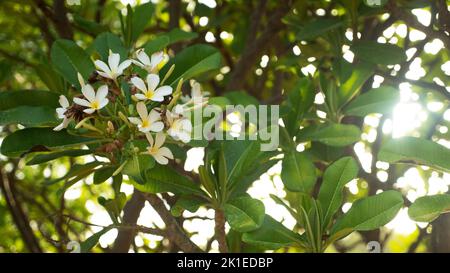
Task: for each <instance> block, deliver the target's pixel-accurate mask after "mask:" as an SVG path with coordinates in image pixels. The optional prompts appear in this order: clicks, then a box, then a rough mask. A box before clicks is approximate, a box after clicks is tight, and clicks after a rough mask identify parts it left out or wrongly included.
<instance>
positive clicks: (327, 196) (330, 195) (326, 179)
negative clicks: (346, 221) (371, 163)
mask: <svg viewBox="0 0 450 273" xmlns="http://www.w3.org/2000/svg"><path fill="white" fill-rule="evenodd" d="M358 171H359V168H358V164H357V163H356V161H355V160H354V159H353V158H352V157H350V156H347V157H343V158H341V159H339V160H337V161H336V162H334V163H333V164H331V165H330V166H329V167H328V168H327V169H326V170H325V173H324V174H323V182H322V185H321V186H320V191H319V195H318V200H319V202H320V204H321V207H322V210H323V228H326V227H327V226H328V224H329V223H330V221H331V220H332V217H333V216H334V214H335V213H336V212H337V211H338V209H339V207H340V206H341V204H342V200H343V193H342V190H343V188H344V186H345V184H347V183H348V182H350V181H351V180H352V179H354V178H355V177H356V176H357V175H358Z"/></svg>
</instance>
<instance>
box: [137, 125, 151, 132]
mask: <svg viewBox="0 0 450 273" xmlns="http://www.w3.org/2000/svg"><path fill="white" fill-rule="evenodd" d="M139 131H141V132H142V133H148V132H150V127H145V128H144V127H140V126H139Z"/></svg>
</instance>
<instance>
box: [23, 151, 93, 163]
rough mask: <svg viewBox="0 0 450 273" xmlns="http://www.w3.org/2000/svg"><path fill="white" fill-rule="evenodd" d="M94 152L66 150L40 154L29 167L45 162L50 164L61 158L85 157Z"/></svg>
mask: <svg viewBox="0 0 450 273" xmlns="http://www.w3.org/2000/svg"><path fill="white" fill-rule="evenodd" d="M91 153H92V151H90V150H65V151H59V152H54V153H43V154H38V155H36V156H35V157H33V158H32V159H31V160H30V161H28V162H27V165H29V166H31V165H37V164H42V163H45V162H49V161H52V160H55V159H57V158H60V157H66V156H68V157H77V156H83V155H88V154H91Z"/></svg>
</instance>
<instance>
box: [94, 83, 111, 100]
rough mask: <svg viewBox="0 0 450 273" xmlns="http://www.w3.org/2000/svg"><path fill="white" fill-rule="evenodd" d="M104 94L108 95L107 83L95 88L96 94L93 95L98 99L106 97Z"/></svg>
mask: <svg viewBox="0 0 450 273" xmlns="http://www.w3.org/2000/svg"><path fill="white" fill-rule="evenodd" d="M106 96H108V86H107V85H102V86H100V87H99V88H98V90H97V94H96V95H95V98H96V99H97V100H99V101H101V100H103V99H104V98H106Z"/></svg>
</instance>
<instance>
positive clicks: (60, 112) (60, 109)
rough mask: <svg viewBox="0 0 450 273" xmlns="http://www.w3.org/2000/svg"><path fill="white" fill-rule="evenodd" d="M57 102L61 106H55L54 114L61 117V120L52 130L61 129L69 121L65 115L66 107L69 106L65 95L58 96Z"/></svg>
mask: <svg viewBox="0 0 450 273" xmlns="http://www.w3.org/2000/svg"><path fill="white" fill-rule="evenodd" d="M59 104H60V105H61V107H58V108H56V114H57V115H58V118H59V119H62V120H63V121H62V122H61V124H59V125H58V126H56V127H55V128H53V130H54V131H61V130H62V129H64V128H67V125H69V122H70V119H68V118H67V117H66V112H67V108H69V106H70V105H69V101H68V100H67V98H66V96H64V95H61V96H59Z"/></svg>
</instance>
